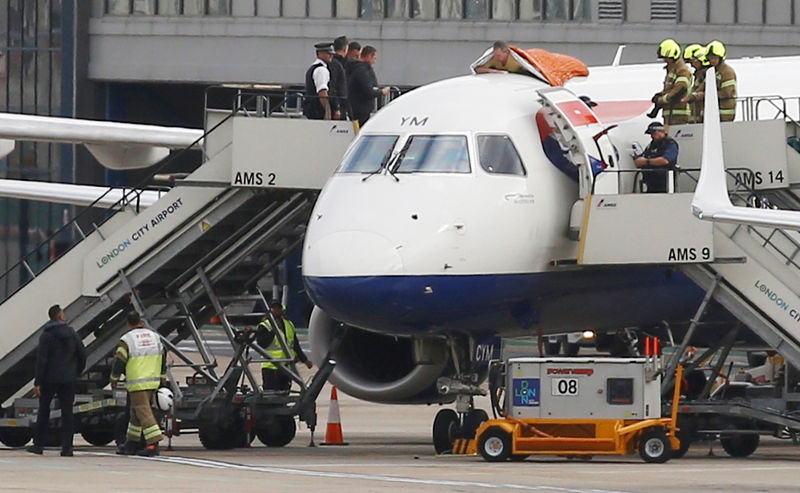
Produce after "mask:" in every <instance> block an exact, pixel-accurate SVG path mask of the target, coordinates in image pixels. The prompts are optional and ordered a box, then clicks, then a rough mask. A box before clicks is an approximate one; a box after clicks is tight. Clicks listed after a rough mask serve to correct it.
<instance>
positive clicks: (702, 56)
mask: <svg viewBox="0 0 800 493" xmlns="http://www.w3.org/2000/svg"><path fill="white" fill-rule="evenodd" d="M694 58H695V59H696V60H698V61H699V62H700V63H702V64H703V66H704V67H708V66H710V65H711V62H709V61H708V48H706V47H705V46H701V47H700V49H698V50H695V52H694Z"/></svg>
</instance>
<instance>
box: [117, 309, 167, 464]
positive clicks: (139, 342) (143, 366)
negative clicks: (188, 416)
mask: <svg viewBox="0 0 800 493" xmlns="http://www.w3.org/2000/svg"><path fill="white" fill-rule="evenodd" d="M126 319H127V322H128V327H129V328H130V330H129V331H128V332H127V333H126V334H125V335H124V336H122V339H120V342H119V345H118V346H117V351H116V352H115V353H114V362H113V363H112V366H111V388H112V389H113V388H116V387H117V382H118V381H119V377H120V375H121V374H122V373H125V382H126V384H127V389H128V401H129V402H130V406H131V417H130V421H129V422H128V431H127V433H126V440H125V443H123V445H122V446H121V447H120V449H119V450H118V452H117V453H119V454H122V455H133V454H135V453H136V454H137V455H142V456H145V457H153V456H156V455H158V453H159V451H158V442H159V441H161V439H162V438H163V436H162V434H161V428H160V427H159V426H158V423H157V422H156V419H155V416H153V409H152V408H151V407H150V401H151V398H152V394H153V391H154V390H156V389H158V388H159V387H160V386H161V384H162V383H163V382H166V358H164V346H163V344H162V343H161V338H160V337H159V335H158V334H157V333H156V332H154V331H152V330H150V329H148V328H146V327H145V325H144V322H142V319H141V317H140V316H139V314H138V313H136V312H135V311H132V312H130V313H128V314H127V316H126ZM142 435H144V439H145V442H146V446H145V448H144V449H143V450H140V451H139V452H138V453H137V450H138V449H139V445H140V443H139V442H140V439H141V436H142Z"/></svg>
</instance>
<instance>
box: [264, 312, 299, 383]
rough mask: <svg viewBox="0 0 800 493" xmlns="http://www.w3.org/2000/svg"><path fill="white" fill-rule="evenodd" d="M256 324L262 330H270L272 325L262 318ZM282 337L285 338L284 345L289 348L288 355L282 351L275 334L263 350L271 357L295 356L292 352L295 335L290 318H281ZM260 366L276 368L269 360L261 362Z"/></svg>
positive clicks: (286, 357)
mask: <svg viewBox="0 0 800 493" xmlns="http://www.w3.org/2000/svg"><path fill="white" fill-rule="evenodd" d="M258 325H259V326H260V327H261V328H262V329H263V330H266V331H270V330H272V326H271V324H270V323H269V320H264V321H263V322H261V323H260V324H258ZM283 337H284V339H285V340H286V346H287V347H288V348H289V355H288V356H287V355H286V353H285V352H284V351H283V347H282V346H281V343H280V340H279V339H278V336H277V334H276V336H275V337H273V338H272V342H271V343H270V345H269V346H267V347H266V348H264V350H265V351H266V352H267V354H268V355H269V356H270V357H271V358H273V359H294V358H295V357H296V356H297V355H296V354H295V352H294V339H295V337H296V336H295V329H294V324H293V323H292V321H291V320H288V319H283ZM261 368H269V369H271V370H277V369H278V367H277V366H276V365H275V363H270V362H264V363H261Z"/></svg>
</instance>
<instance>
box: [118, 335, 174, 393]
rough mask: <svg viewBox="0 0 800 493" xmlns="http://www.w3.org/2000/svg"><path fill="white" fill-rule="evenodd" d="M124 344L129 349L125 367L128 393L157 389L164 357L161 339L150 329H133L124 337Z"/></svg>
mask: <svg viewBox="0 0 800 493" xmlns="http://www.w3.org/2000/svg"><path fill="white" fill-rule="evenodd" d="M122 342H124V343H125V345H126V346H127V347H128V362H127V364H126V365H125V377H126V382H127V388H128V392H136V391H138V390H155V389H157V388H158V387H159V385H160V383H161V366H162V362H163V357H164V346H163V345H162V344H161V338H160V337H159V336H158V334H156V333H155V332H153V331H152V330H150V329H133V330H131V331H130V332H128V333H127V334H125V335H124V336H122Z"/></svg>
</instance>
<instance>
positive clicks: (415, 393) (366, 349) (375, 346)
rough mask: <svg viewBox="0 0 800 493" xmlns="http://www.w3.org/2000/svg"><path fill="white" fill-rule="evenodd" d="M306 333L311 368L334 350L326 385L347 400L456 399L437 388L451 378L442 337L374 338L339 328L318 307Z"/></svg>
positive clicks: (418, 401) (411, 401) (360, 331)
mask: <svg viewBox="0 0 800 493" xmlns="http://www.w3.org/2000/svg"><path fill="white" fill-rule="evenodd" d="M308 332H309V340H310V342H311V360H312V361H313V362H314V364H315V365H319V364H320V363H321V362H322V360H323V359H324V358H325V356H326V355H327V354H328V353H329V352H330V351H331V348H332V347H334V345H336V347H335V349H333V352H332V354H331V357H332V358H333V359H335V360H336V369H335V370H334V372H333V374H332V375H331V377H330V381H331V383H333V384H334V385H336V386H337V387H338V388H339V389H340V390H342V391H343V392H345V393H346V394H348V395H351V396H353V397H356V398H358V399H363V400H366V401H372V402H382V403H396V404H400V403H402V404H422V403H444V402H452V401H453V400H455V397H454V396H453V395H446V396H442V395H440V394H439V393H438V392H437V389H436V380H437V379H438V378H439V377H441V376H449V375H450V374H452V365H451V364H450V356H449V351H448V346H447V340H446V339H444V338H437V337H426V338H410V337H393V336H389V335H384V334H377V333H374V332H370V331H367V330H364V329H360V328H356V327H352V326H348V325H344V324H341V323H340V322H337V321H336V320H334V319H332V318H331V317H329V316H328V315H327V314H326V313H325V312H324V311H322V310H321V309H319V308H318V307H315V308H314V311H313V312H312V314H311V321H310V322H309V327H308ZM337 340H338V341H337Z"/></svg>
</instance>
